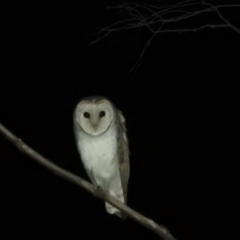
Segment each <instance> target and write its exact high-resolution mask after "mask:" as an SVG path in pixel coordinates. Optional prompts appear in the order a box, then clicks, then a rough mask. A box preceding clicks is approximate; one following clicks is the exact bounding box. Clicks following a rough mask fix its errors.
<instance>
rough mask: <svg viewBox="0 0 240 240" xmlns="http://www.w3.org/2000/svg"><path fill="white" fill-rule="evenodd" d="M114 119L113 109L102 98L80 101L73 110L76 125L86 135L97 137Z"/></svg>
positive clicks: (107, 101)
mask: <svg viewBox="0 0 240 240" xmlns="http://www.w3.org/2000/svg"><path fill="white" fill-rule="evenodd" d="M113 119H114V109H113V106H112V104H111V102H110V101H109V100H107V99H106V98H103V97H89V98H85V99H83V100H81V101H80V102H79V103H78V104H77V106H76V109H75V121H76V124H78V125H79V127H80V128H81V129H82V131H84V132H85V133H86V134H88V135H92V136H98V135H100V134H102V133H104V132H106V131H107V130H108V128H109V127H110V126H111V124H112V122H113Z"/></svg>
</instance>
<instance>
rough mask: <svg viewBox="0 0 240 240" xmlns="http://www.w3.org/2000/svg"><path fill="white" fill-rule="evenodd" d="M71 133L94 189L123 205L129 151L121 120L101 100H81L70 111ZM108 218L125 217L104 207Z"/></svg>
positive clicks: (117, 113)
mask: <svg viewBox="0 0 240 240" xmlns="http://www.w3.org/2000/svg"><path fill="white" fill-rule="evenodd" d="M74 132H75V137H76V142H77V147H78V150H79V153H80V155H81V159H82V162H83V165H84V167H85V169H86V171H87V173H88V176H89V178H90V180H91V182H92V183H93V185H94V186H95V187H101V188H102V189H103V190H104V191H107V192H108V193H109V194H110V195H112V196H113V197H115V198H116V199H118V200H119V201H121V202H123V203H126V202H127V185H128V180H129V173H130V167H129V148H128V139H127V135H126V126H125V118H124V117H123V115H122V113H121V112H120V111H119V110H118V109H117V108H116V107H115V106H114V105H113V104H112V103H111V102H110V101H109V100H108V99H106V98H105V97H101V96H93V97H88V98H84V99H83V100H81V101H80V102H79V103H78V104H77V106H76V109H75V111H74ZM105 205H106V210H107V212H108V213H109V214H116V215H117V216H119V217H121V218H125V217H126V216H125V215H124V214H123V213H122V212H120V211H119V210H118V209H116V208H115V207H113V206H112V205H110V204H108V203H107V202H106V203H105Z"/></svg>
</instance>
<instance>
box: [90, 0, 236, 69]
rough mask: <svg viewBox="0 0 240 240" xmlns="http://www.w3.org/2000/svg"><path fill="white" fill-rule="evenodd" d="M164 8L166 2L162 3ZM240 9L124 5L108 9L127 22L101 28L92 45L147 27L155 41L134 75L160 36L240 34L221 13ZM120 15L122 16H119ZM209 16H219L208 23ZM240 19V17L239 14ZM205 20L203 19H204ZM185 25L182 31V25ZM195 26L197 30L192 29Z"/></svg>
mask: <svg viewBox="0 0 240 240" xmlns="http://www.w3.org/2000/svg"><path fill="white" fill-rule="evenodd" d="M161 3H162V4H163V3H164V2H163V1H161ZM237 7H238V8H239V10H240V4H224V5H220V4H219V5H214V4H212V3H209V2H207V1H206V0H185V1H184V0H182V1H181V0H179V1H178V2H177V3H175V4H172V5H170V4H169V5H167V1H165V5H159V6H154V5H149V4H138V3H134V2H133V3H124V2H123V3H122V4H120V5H118V6H113V7H107V8H109V9H117V10H119V12H126V13H127V18H126V19H125V20H120V21H116V22H115V23H113V24H111V25H110V26H108V27H103V28H99V31H98V32H97V33H96V36H97V38H96V40H94V41H93V42H92V43H96V42H98V41H100V40H102V39H103V38H105V37H106V36H107V35H108V34H110V33H113V32H117V31H124V30H128V29H138V28H143V27H146V28H147V29H148V30H149V31H150V33H151V37H150V38H149V40H148V41H147V42H146V44H145V46H144V47H143V50H142V52H141V54H140V57H139V59H138V60H137V62H136V64H135V65H134V66H133V67H132V69H131V70H130V71H133V70H134V69H135V70H137V68H138V67H139V65H140V63H141V61H142V58H143V56H144V53H145V52H146V50H147V48H148V46H149V45H150V43H151V41H152V39H153V38H154V37H155V36H156V35H157V34H160V33H171V32H172V33H174V32H175V33H176V32H178V33H182V32H196V31H200V30H202V29H205V28H226V27H227V28H231V29H233V30H234V31H236V32H237V33H239V34H240V29H238V28H237V27H235V26H234V25H233V24H232V23H231V22H230V21H228V20H227V18H226V17H224V16H223V14H222V13H221V12H220V9H226V8H237ZM119 12H118V13H119ZM207 14H212V15H213V16H214V15H215V16H216V17H215V20H216V21H215V22H207V20H206V19H208V18H204V17H205V16H206V15H207ZM212 15H211V16H212ZM239 15H240V13H239ZM201 16H202V17H203V18H201ZM196 20H197V21H196ZM199 20H201V21H202V23H201V24H200V25H199V24H197V22H198V21H199ZM181 23H183V25H182V27H179V24H181ZM192 24H194V25H195V26H194V27H193V26H191V27H190V26H189V27H188V25H192ZM183 26H185V27H183Z"/></svg>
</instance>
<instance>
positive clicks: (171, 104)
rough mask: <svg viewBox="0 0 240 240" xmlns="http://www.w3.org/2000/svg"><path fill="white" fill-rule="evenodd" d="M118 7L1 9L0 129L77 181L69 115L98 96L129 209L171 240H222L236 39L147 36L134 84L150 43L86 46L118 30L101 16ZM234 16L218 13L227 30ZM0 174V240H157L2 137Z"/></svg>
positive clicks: (233, 123) (230, 175) (112, 40)
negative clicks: (112, 108) (122, 127)
mask: <svg viewBox="0 0 240 240" xmlns="http://www.w3.org/2000/svg"><path fill="white" fill-rule="evenodd" d="M118 3H119V2H117V1H114V2H113V1H93V0H89V1H72V2H60V1H55V2H53V1H33V2H32V3H31V4H24V3H22V2H21V1H19V2H18V3H14V4H12V5H9V6H8V7H5V8H4V9H3V10H4V13H3V16H4V20H3V21H2V22H1V25H2V26H3V28H2V30H1V35H2V37H1V41H2V44H1V52H2V53H1V60H3V64H1V80H0V81H1V82H0V121H1V123H2V124H4V125H5V126H6V127H7V128H9V130H11V131H12V132H13V133H15V134H16V135H17V136H19V137H20V138H21V139H23V141H24V142H26V143H27V144H29V145H30V146H31V147H32V148H34V149H35V150H36V151H38V152H40V153H41V154H42V155H44V156H45V157H47V158H49V159H50V160H51V161H52V162H54V163H56V164H57V165H59V166H61V167H63V168H65V169H67V170H69V171H72V172H73V173H75V174H77V175H80V176H82V177H83V178H85V179H88V178H87V175H86V173H85V171H84V169H83V166H82V164H81V162H80V159H79V155H78V152H77V149H76V145H75V141H74V135H73V124H72V114H73V110H74V107H75V105H76V104H77V102H78V101H79V100H80V99H81V98H83V97H86V96H88V95H92V94H100V95H105V96H106V97H108V98H109V99H111V100H112V101H113V102H114V103H115V105H116V106H117V107H118V108H119V109H121V110H122V111H123V113H124V115H125V117H126V120H127V128H128V136H129V140H130V151H131V176H130V182H129V191H128V196H129V202H128V204H129V206H130V207H132V208H133V209H135V210H137V211H139V212H141V213H142V214H143V215H146V216H147V217H149V218H151V219H153V220H155V221H156V222H157V223H159V224H164V225H165V226H166V227H168V228H169V229H170V231H171V233H172V234H173V236H175V237H176V238H177V239H179V240H181V239H185V240H187V239H196V240H197V239H208V238H209V236H210V234H211V233H213V235H214V236H215V237H216V236H217V235H218V234H219V235H220V236H221V237H226V239H230V235H231V234H232V233H233V232H234V228H235V223H236V220H235V219H236V217H237V216H238V215H237V212H236V210H235V208H233V206H234V203H236V202H237V200H236V196H237V192H238V188H237V184H238V182H237V180H238V179H237V178H238V165H237V156H236V155H234V148H235V147H237V146H238V145H239V143H237V141H236V140H235V134H236V133H235V131H236V130H235V129H237V126H238V125H239V122H238V121H237V115H238V114H237V113H238V111H239V106H237V97H238V95H239V90H238V84H239V80H240V71H239V68H240V67H239V65H240V64H239V62H240V60H239V57H240V34H238V33H237V32H236V31H234V30H232V29H230V28H221V29H205V30H202V31H199V32H195V33H166V34H165V33H164V34H159V35H157V36H156V37H155V38H154V39H153V41H152V43H151V45H150V46H149V48H148V50H147V52H146V54H145V56H144V59H143V62H142V64H141V65H140V67H139V69H138V70H137V71H136V73H135V74H133V73H128V71H129V70H130V69H131V67H132V66H133V65H134V64H135V63H136V61H137V59H138V57H139V55H140V53H141V50H142V48H143V46H144V43H145V42H146V41H147V40H148V38H149V37H150V36H151V35H150V33H149V31H148V30H147V29H141V30H140V31H139V29H133V30H129V31H122V32H117V33H113V34H110V35H109V36H108V37H106V38H105V39H103V40H102V41H100V42H98V43H96V44H90V42H91V41H93V40H95V39H96V38H95V37H94V33H96V31H97V29H96V27H105V26H107V25H109V24H112V23H114V22H115V21H116V20H118V19H120V18H121V16H122V15H119V16H118V15H117V16H115V15H114V14H115V12H114V11H112V10H107V9H106V8H105V6H107V5H116V4H118ZM239 11H240V8H239V9H237V8H236V9H228V10H226V11H222V13H223V14H224V16H225V17H226V18H227V19H228V20H229V21H230V22H231V23H233V24H234V26H236V27H237V28H238V29H240V24H238V23H237V20H238V19H239V14H240V12H239ZM123 16H124V15H123ZM213 17H215V15H213ZM216 19H217V18H216ZM196 21H197V20H196ZM238 140H239V138H238ZM0 164H1V165H0V167H1V200H3V203H2V204H1V209H2V210H1V218H2V221H1V222H2V224H1V234H2V235H3V236H5V238H3V237H1V239H10V238H13V239H16V238H22V237H24V238H25V239H38V238H39V239H40V238H41V239H42V238H47V237H50V238H53V239H58V238H61V237H62V238H64V239H90V238H95V239H96V238H98V239H159V238H158V236H157V235H155V234H154V233H151V232H150V231H149V230H147V229H145V228H144V227H142V226H140V225H139V224H138V223H136V222H133V221H132V220H130V219H127V220H126V221H121V220H120V219H119V218H117V217H116V216H111V215H109V214H107V213H106V211H105V207H104V204H103V202H102V201H100V200H98V199H96V198H94V197H93V196H92V195H90V194H88V193H87V192H85V191H84V190H82V189H79V188H78V187H76V186H74V185H72V184H70V183H68V182H66V181H65V180H62V179H60V178H58V177H57V176H55V175H54V174H52V173H51V172H49V171H48V170H46V169H45V168H43V167H42V166H40V165H38V164H37V163H35V162H34V161H33V160H32V159H30V158H28V157H27V156H25V155H24V154H22V153H21V152H19V151H18V150H17V149H16V148H15V147H14V146H13V145H12V144H11V143H10V142H8V141H6V140H5V139H4V137H0ZM229 200H230V201H229ZM238 219H239V216H238ZM236 229H237V228H236ZM225 230H226V231H225ZM6 236H7V237H6ZM211 239H216V238H211Z"/></svg>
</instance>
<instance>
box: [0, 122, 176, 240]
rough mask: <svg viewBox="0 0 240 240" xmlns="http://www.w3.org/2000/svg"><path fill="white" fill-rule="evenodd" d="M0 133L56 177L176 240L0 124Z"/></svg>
mask: <svg viewBox="0 0 240 240" xmlns="http://www.w3.org/2000/svg"><path fill="white" fill-rule="evenodd" d="M0 133H1V134H2V135H4V136H5V137H6V138H7V139H8V140H9V141H10V142H12V143H13V144H14V145H15V146H16V147H17V148H18V149H19V150H20V151H22V152H23V153H25V154H26V155H28V156H29V157H30V158H32V159H33V160H35V161H36V162H38V163H39V164H41V165H43V166H44V167H46V168H47V169H49V170H50V171H52V172H53V173H54V174H56V175H58V176H59V177H61V178H64V179H66V180H67V181H69V182H71V183H74V184H76V185H77V186H78V187H81V188H84V189H85V190H86V191H88V192H90V193H92V194H93V195H94V196H97V197H98V198H101V199H102V200H104V201H106V202H108V203H110V204H111V205H113V206H114V207H116V208H118V209H119V210H121V211H122V212H124V213H125V214H126V215H127V216H128V217H129V218H131V219H133V220H135V221H136V222H138V223H140V224H141V225H143V226H145V227H146V228H148V229H150V230H151V231H153V232H155V233H156V234H157V235H158V236H160V237H161V238H162V239H164V240H176V239H175V238H174V237H173V236H172V235H171V234H170V232H169V231H168V229H167V228H166V227H164V226H160V225H158V224H157V223H155V222H154V221H153V220H151V219H149V218H146V217H144V216H143V215H142V214H140V213H138V212H137V211H135V210H133V209H131V208H130V207H128V206H127V205H125V204H123V203H121V202H119V201H118V200H117V199H115V198H114V197H112V196H111V195H109V194H107V193H104V194H99V195H98V194H95V193H96V189H95V187H94V186H93V185H92V184H90V183H89V182H87V181H85V180H84V179H82V178H81V177H78V176H76V175H74V174H73V173H71V172H69V171H67V170H65V169H63V168H60V167H58V166H57V165H56V164H54V163H52V162H51V161H49V160H48V159H47V158H45V157H43V156H42V155H40V154H39V153H37V152H36V151H35V150H33V149H32V148H30V147H29V146H28V145H26V144H25V143H24V142H23V141H22V140H21V139H20V138H18V137H16V136H15V135H14V134H13V133H11V132H10V131H9V130H8V129H7V128H6V127H4V126H3V125H2V124H1V123H0Z"/></svg>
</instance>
